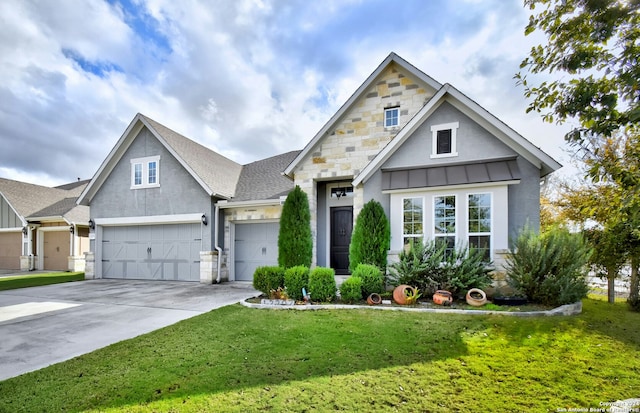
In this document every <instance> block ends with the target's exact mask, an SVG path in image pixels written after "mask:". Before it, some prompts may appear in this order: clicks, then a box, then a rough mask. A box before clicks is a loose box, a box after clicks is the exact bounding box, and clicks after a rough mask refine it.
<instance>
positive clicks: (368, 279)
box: [351, 264, 384, 298]
mask: <svg viewBox="0 0 640 413" xmlns="http://www.w3.org/2000/svg"><path fill="white" fill-rule="evenodd" d="M351 275H352V276H353V277H358V278H360V279H361V280H362V297H363V298H367V297H368V296H369V295H370V294H372V293H376V294H382V293H383V292H384V274H383V273H382V271H380V269H379V268H378V267H376V266H375V265H370V264H358V266H357V267H356V269H355V270H354V271H353V273H352V274H351Z"/></svg>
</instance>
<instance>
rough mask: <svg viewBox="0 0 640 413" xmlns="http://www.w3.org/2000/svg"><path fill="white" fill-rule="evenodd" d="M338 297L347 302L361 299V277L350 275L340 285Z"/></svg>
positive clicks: (351, 302)
mask: <svg viewBox="0 0 640 413" xmlns="http://www.w3.org/2000/svg"><path fill="white" fill-rule="evenodd" d="M340 298H341V299H342V301H344V302H345V303H348V304H353V303H355V302H358V301H360V300H361V299H362V279H361V278H360V277H354V276H351V277H349V278H347V279H346V280H344V281H343V282H342V284H341V285H340Z"/></svg>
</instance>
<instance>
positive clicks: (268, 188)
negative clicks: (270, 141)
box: [231, 151, 300, 202]
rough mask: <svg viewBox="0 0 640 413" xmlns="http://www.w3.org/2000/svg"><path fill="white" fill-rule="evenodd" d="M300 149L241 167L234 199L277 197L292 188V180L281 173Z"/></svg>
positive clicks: (253, 199)
mask: <svg viewBox="0 0 640 413" xmlns="http://www.w3.org/2000/svg"><path fill="white" fill-rule="evenodd" d="M299 153H300V151H291V152H287V153H284V154H282V155H276V156H272V157H271V158H267V159H262V160H260V161H256V162H252V163H250V164H247V165H244V166H243V167H242V173H240V179H239V181H238V185H237V187H236V196H235V197H233V199H232V200H231V202H234V201H257V200H266V199H278V198H280V196H282V195H286V194H288V193H289V192H290V191H291V190H292V189H293V186H294V185H293V181H292V180H291V179H289V178H287V177H286V176H283V175H282V171H284V170H285V168H286V167H287V165H289V164H290V163H291V162H292V161H293V160H294V159H295V158H296V156H298V154H299Z"/></svg>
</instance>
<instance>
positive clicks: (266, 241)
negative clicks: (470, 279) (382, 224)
mask: <svg viewBox="0 0 640 413" xmlns="http://www.w3.org/2000/svg"><path fill="white" fill-rule="evenodd" d="M558 168H560V164H558V163H557V162H556V161H555V160H553V159H552V158H551V157H550V156H548V155H547V154H545V153H544V152H543V151H542V150H540V149H539V148H537V147H535V146H534V145H533V144H531V143H530V142H529V141H527V140H526V139H525V138H524V137H522V136H521V135H519V134H518V133H517V132H515V131H514V130H513V129H511V128H509V127H508V126H507V125H505V124H504V123H503V122H501V121H500V120H499V119H497V118H496V117H495V116H493V115H492V114H490V113H489V112H487V111H486V110H485V109H483V108H482V107H480V106H479V105H478V104H477V103H476V102H474V101H472V100H471V99H469V98H468V97H467V96H465V95H464V94H462V93H461V92H459V91H458V90H457V89H455V88H454V87H453V86H451V85H449V84H444V85H443V84H440V83H438V82H437V81H435V80H434V79H432V78H431V77H429V76H427V75H426V74H424V73H423V72H421V71H420V70H418V69H417V68H415V67H414V66H412V65H411V64H409V63H408V62H406V61H405V60H404V59H402V58H400V57H399V56H397V55H396V54H395V53H391V54H390V55H389V56H388V57H387V58H386V59H385V60H384V61H383V62H382V63H381V64H380V66H378V68H377V69H376V70H375V71H374V72H373V73H372V74H371V75H370V76H369V77H368V78H367V79H366V80H365V82H364V83H363V84H362V85H361V86H360V87H359V88H358V89H357V90H356V92H355V93H354V94H353V95H352V96H351V97H350V98H349V100H348V101H347V102H346V103H345V104H344V105H343V106H342V107H341V108H340V109H339V110H338V112H336V114H335V115H334V116H333V117H332V118H331V119H330V120H329V121H328V122H327V123H326V124H325V125H324V126H323V127H322V128H321V129H320V131H319V132H318V133H317V134H316V135H315V136H314V137H313V139H311V141H310V142H309V143H308V144H307V146H306V147H305V148H304V149H303V150H302V151H294V152H288V153H285V154H282V155H278V156H274V157H271V158H268V159H264V160H261V161H257V162H254V163H251V164H248V165H244V166H242V165H239V164H237V163H235V162H233V161H230V160H228V159H226V158H224V157H222V156H220V155H218V154H216V153H215V152H213V151H211V150H209V149H207V148H205V147H203V146H201V145H199V144H197V143H195V142H193V141H191V140H189V139H187V138H185V137H184V136H181V135H179V134H177V133H175V132H173V131H171V130H170V129H168V128H166V127H164V126H162V125H160V124H158V123H157V122H155V121H153V120H151V119H149V118H147V117H145V116H142V115H136V117H135V118H134V120H133V121H132V123H131V124H130V125H129V127H128V128H127V130H126V131H125V133H124V134H123V135H122V137H121V138H120V140H119V141H118V143H117V144H116V146H115V147H114V149H113V150H112V151H111V153H110V154H109V156H108V157H107V159H106V160H105V161H104V162H103V164H102V165H101V166H100V168H99V169H98V172H97V173H96V175H95V176H94V178H93V179H92V181H91V183H90V184H89V185H88V186H87V187H86V189H85V191H84V192H83V194H82V195H81V196H80V198H79V200H78V202H79V203H80V204H84V205H91V216H92V225H94V226H95V230H94V231H93V232H92V235H91V236H92V237H93V238H94V240H93V241H92V251H94V252H95V271H94V272H91V271H88V276H96V277H114V278H146V279H181V280H193V281H196V280H200V281H201V282H212V281H213V280H216V281H220V280H230V281H234V280H235V281H237V280H251V279H252V277H253V271H254V270H255V268H256V267H257V266H260V265H274V264H276V263H277V237H278V229H279V218H280V213H281V211H282V203H283V202H284V199H285V197H286V194H287V193H288V192H289V191H290V190H291V189H293V187H294V185H299V186H300V187H301V188H302V189H303V190H304V191H305V192H306V193H307V195H308V197H309V202H310V210H311V226H312V234H313V241H314V248H313V251H314V252H313V264H314V265H321V266H329V267H332V268H334V269H335V270H336V273H338V274H346V273H348V264H349V262H348V250H349V242H350V238H351V231H352V229H353V223H354V222H355V217H357V215H358V213H359V211H360V209H361V208H362V206H363V205H364V203H365V202H367V201H369V200H371V199H375V200H377V201H379V202H380V203H381V204H382V206H383V208H384V210H385V212H386V213H387V216H388V217H389V220H390V222H391V249H390V252H389V253H390V255H391V257H392V258H393V256H395V255H397V254H398V253H399V252H400V251H401V250H402V249H403V248H404V247H405V245H407V244H408V243H409V242H410V241H411V240H412V239H415V240H424V239H433V238H440V239H442V240H444V241H446V242H447V243H448V245H450V246H451V247H453V246H455V245H456V244H458V243H468V244H470V245H473V246H475V247H476V248H480V249H482V250H484V251H485V253H486V254H487V256H488V257H490V258H492V259H493V260H494V261H496V262H498V263H499V262H500V261H501V256H502V254H503V253H504V252H505V251H506V249H507V248H508V240H509V237H511V236H513V235H515V234H516V233H517V231H518V230H519V229H520V228H522V227H523V226H525V225H527V224H529V225H531V226H532V227H534V228H535V227H537V226H538V225H539V208H540V206H539V198H540V182H541V179H542V178H544V177H545V176H546V175H548V174H549V173H551V172H553V171H554V170H556V169H558ZM204 222H206V223H204ZM218 258H219V259H218Z"/></svg>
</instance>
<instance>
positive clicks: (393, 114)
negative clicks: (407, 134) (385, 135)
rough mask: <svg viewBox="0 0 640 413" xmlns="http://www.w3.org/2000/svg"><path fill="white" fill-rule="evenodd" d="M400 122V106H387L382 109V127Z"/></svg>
mask: <svg viewBox="0 0 640 413" xmlns="http://www.w3.org/2000/svg"><path fill="white" fill-rule="evenodd" d="M399 124H400V108H399V107H395V108H388V109H385V110H384V127H385V128H393V127H395V126H398V125H399Z"/></svg>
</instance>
